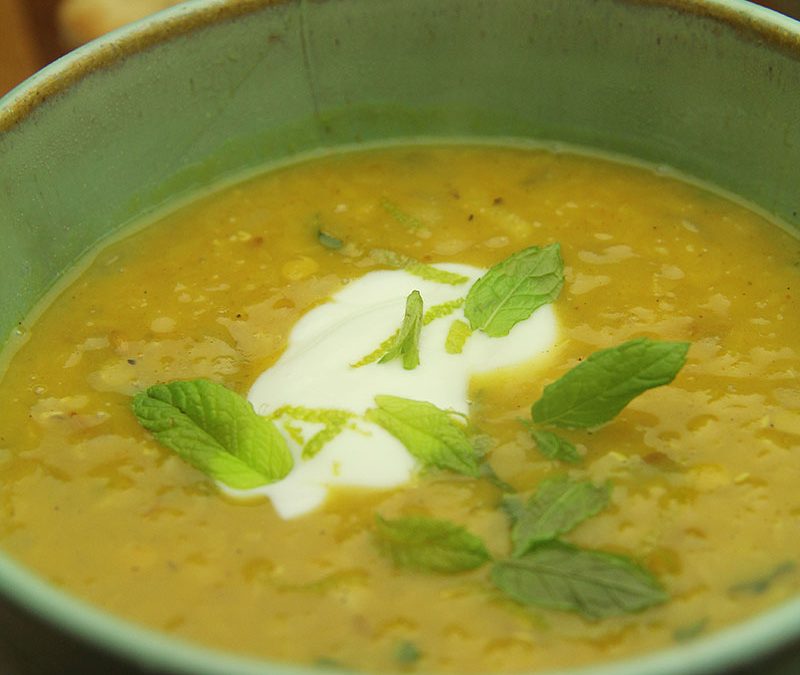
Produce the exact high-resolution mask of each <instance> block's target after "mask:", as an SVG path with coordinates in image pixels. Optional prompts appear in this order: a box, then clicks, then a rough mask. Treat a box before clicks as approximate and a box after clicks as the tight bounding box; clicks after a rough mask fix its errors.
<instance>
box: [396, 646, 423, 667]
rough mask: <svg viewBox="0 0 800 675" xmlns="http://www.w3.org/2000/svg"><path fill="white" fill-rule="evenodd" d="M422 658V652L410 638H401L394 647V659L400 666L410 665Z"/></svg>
mask: <svg viewBox="0 0 800 675" xmlns="http://www.w3.org/2000/svg"><path fill="white" fill-rule="evenodd" d="M421 658H422V652H421V651H420V649H419V647H417V645H416V644H414V643H413V642H411V641H410V640H403V641H402V642H401V643H399V644H398V645H397V647H395V650H394V660H395V661H397V663H398V664H400V665H401V666H411V665H413V664H415V663H416V662H417V661H419V660H420V659H421Z"/></svg>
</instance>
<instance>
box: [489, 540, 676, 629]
mask: <svg viewBox="0 0 800 675" xmlns="http://www.w3.org/2000/svg"><path fill="white" fill-rule="evenodd" d="M490 577H491V580H492V582H493V583H494V585H495V586H496V587H497V588H499V589H500V590H501V591H503V592H504V593H505V594H506V595H508V596H509V597H511V598H512V599H514V600H516V601H517V602H519V603H521V604H523V605H535V606H537V607H545V608H549V609H560V610H565V611H571V612H578V613H579V614H582V615H583V616H585V617H587V618H589V619H602V618H606V617H610V616H617V615H619V614H627V613H631V612H638V611H641V610H643V609H646V608H648V607H652V606H653V605H657V604H660V603H663V602H666V600H668V595H667V593H666V591H665V590H664V589H663V587H662V586H661V585H660V584H659V583H658V581H657V580H656V579H655V577H653V575H652V574H650V572H648V571H647V570H646V569H644V568H643V567H641V566H640V565H637V564H636V563H635V562H634V561H632V560H631V559H630V558H626V557H624V556H620V555H614V554H611V553H606V552H604V551H593V550H588V549H582V548H578V547H576V546H571V545H569V544H565V543H564V542H561V541H556V540H553V541H549V542H545V543H542V544H539V545H538V546H536V547H535V548H533V549H532V550H531V551H530V552H528V553H526V554H525V555H524V556H521V557H516V558H510V559H508V560H501V561H499V562H496V563H495V564H494V565H493V566H492V570H491V574H490Z"/></svg>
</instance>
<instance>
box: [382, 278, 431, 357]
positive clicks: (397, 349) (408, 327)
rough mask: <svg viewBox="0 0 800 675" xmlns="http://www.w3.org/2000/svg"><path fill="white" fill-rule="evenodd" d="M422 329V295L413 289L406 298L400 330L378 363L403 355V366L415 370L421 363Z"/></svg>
mask: <svg viewBox="0 0 800 675" xmlns="http://www.w3.org/2000/svg"><path fill="white" fill-rule="evenodd" d="M421 330H422V296H421V295H420V293H419V291H411V293H409V294H408V297H407V298H406V311H405V315H404V316H403V323H402V324H401V326H400V331H399V332H398V333H397V336H396V337H395V338H394V340H393V342H392V344H391V346H390V347H389V349H388V350H387V351H386V353H385V354H384V355H383V357H382V358H381V360H380V361H378V363H386V362H388V361H391V360H393V359H396V358H397V357H398V356H402V357H403V368H405V369H406V370H413V369H414V368H416V367H417V366H418V365H419V333H420V331H421Z"/></svg>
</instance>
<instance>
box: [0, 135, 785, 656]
mask: <svg viewBox="0 0 800 675" xmlns="http://www.w3.org/2000/svg"><path fill="white" fill-rule="evenodd" d="M555 243H558V244H560V254H561V257H562V259H563V264H564V279H565V281H564V286H563V290H561V293H560V295H559V296H558V297H557V298H556V299H555V300H554V301H553V303H552V305H551V310H548V311H552V313H553V316H554V317H555V323H554V324H553V326H555V333H554V341H553V343H552V345H550V346H549V347H547V349H546V350H545V351H544V352H542V353H540V354H539V355H531V358H528V359H527V360H526V359H523V360H522V361H521V362H520V363H518V364H517V365H516V366H515V367H513V368H504V369H500V370H489V371H481V372H473V373H472V376H471V379H469V385H468V401H469V408H468V411H469V416H468V418H469V429H470V430H472V431H471V433H473V432H474V435H473V436H471V438H472V439H473V440H474V442H475V443H476V445H477V444H479V445H480V446H481V449H482V451H483V452H485V455H484V457H483V463H484V465H486V466H489V467H491V472H489V471H488V470H486V471H483V472H482V474H481V476H479V477H477V478H475V477H470V476H466V475H463V474H459V473H456V472H453V471H447V470H427V471H419V470H412V471H411V473H410V476H411V478H410V479H409V478H407V477H406V479H401V480H400V481H399V484H395V485H393V486H390V487H381V488H369V487H352V486H351V487H348V486H338V487H337V486H335V485H334V486H333V487H331V489H330V490H329V492H328V494H327V497H325V498H324V500H323V503H322V505H321V506H318V507H316V508H313V509H312V510H311V511H310V512H308V513H302V514H300V515H296V516H294V517H282V516H281V514H280V513H278V511H276V509H275V508H274V506H273V503H272V502H271V501H270V500H269V499H268V498H267V497H264V496H259V497H255V498H250V499H248V500H241V499H237V498H234V497H233V496H231V495H230V494H229V493H228V492H226V491H224V490H220V489H218V487H217V486H216V485H215V483H214V481H212V480H211V479H210V478H209V477H207V476H206V475H204V474H203V473H202V472H200V471H198V470H197V469H195V468H193V467H192V466H190V465H189V464H187V463H186V462H184V461H183V460H182V459H181V458H180V457H178V456H177V455H176V454H175V453H173V452H171V451H170V450H169V449H167V448H166V447H164V446H162V445H160V444H159V443H158V442H157V441H156V440H154V438H153V437H152V436H151V435H150V434H149V433H148V432H147V431H146V430H145V429H143V428H142V427H141V426H140V425H139V423H138V422H137V419H136V417H135V416H134V414H133V412H132V407H131V401H132V397H133V396H134V395H135V394H137V393H139V392H142V391H143V390H145V389H146V388H147V387H150V386H151V385H154V384H157V383H166V382H172V381H176V380H190V379H195V378H203V379H207V380H212V381H214V382H218V383H221V384H224V385H225V386H227V387H228V388H230V389H232V390H234V391H236V392H238V393H239V394H241V395H243V396H246V395H247V394H248V392H249V391H250V390H251V387H253V385H254V383H255V382H256V380H257V379H258V378H259V377H260V376H261V375H262V374H263V373H265V372H266V371H267V370H268V369H269V368H270V366H272V365H273V364H275V363H276V362H277V361H278V359H279V358H280V357H281V355H282V353H284V351H285V350H286V349H287V344H289V345H290V347H289V348H290V349H291V338H290V332H291V330H292V328H293V326H294V325H295V324H296V323H297V322H298V321H299V320H300V319H301V318H302V317H304V316H307V315H309V313H310V312H311V311H314V310H315V309H318V308H320V307H323V306H325V304H326V303H327V302H328V300H329V299H330V298H331V297H334V296H335V295H336V294H337V293H339V292H340V291H342V289H343V288H346V287H347V286H348V284H349V283H355V281H356V280H357V279H359V278H363V277H364V276H365V275H367V274H372V273H374V272H376V271H379V270H388V269H391V268H393V267H394V268H397V267H398V266H399V267H403V266H405V269H406V271H408V269H409V267H408V263H409V260H412V261H416V262H414V263H413V264H414V265H417V266H419V265H420V264H431V265H433V264H437V265H438V264H454V263H457V264H459V265H462V266H464V265H469V266H472V268H479V272H478V273H480V270H486V269H487V268H490V267H491V266H493V265H495V264H496V263H498V262H499V261H501V260H503V259H505V258H507V257H508V256H510V255H511V254H513V253H515V252H517V251H520V250H523V249H526V248H528V247H531V246H540V247H546V246H549V245H551V244H555ZM376 251H379V253H378V254H376ZM398 261H400V262H398ZM798 261H800V243H799V242H798V241H797V239H795V238H792V237H791V236H790V235H788V234H787V233H786V232H785V231H783V230H781V229H780V228H779V227H777V226H776V225H774V224H773V223H770V222H768V221H766V220H765V219H764V218H763V217H761V216H759V215H756V214H754V213H753V212H750V211H748V210H746V209H744V208H743V207H741V206H740V205H737V204H735V203H733V202H731V201H728V200H726V199H723V198H721V197H719V196H716V195H714V194H711V193H710V192H708V191H705V190H703V189H700V188H698V187H696V186H693V185H689V184H686V183H683V182H681V181H678V180H676V179H674V178H672V177H670V176H667V175H663V174H660V173H657V172H652V171H649V170H645V169H642V168H637V167H631V166H626V165H622V164H617V163H614V162H610V161H606V160H603V159H597V158H589V157H582V156H577V155H570V154H564V153H552V152H549V151H544V150H534V149H523V148H511V147H505V148H489V147H478V146H476V147H455V146H454V147H426V146H411V147H404V148H386V149H380V150H368V151H360V152H354V153H351V154H342V155H337V156H330V157H325V158H321V159H315V160H312V161H308V162H304V163H300V164H297V165H293V166H290V167H286V168H281V169H279V170H275V171H272V172H269V173H266V174H264V175H263V176H259V177H257V178H254V179H251V180H248V181H246V182H243V183H241V184H238V185H236V186H233V187H230V188H227V189H224V190H221V191H219V192H218V193H215V194H212V195H210V196H208V197H206V198H203V199H201V200H198V201H196V202H194V203H193V204H191V205H190V206H188V207H184V208H181V209H180V210H178V211H176V212H174V213H171V214H170V215H167V216H165V217H163V218H162V219H160V221H159V222H158V223H156V224H154V225H151V226H148V227H144V228H139V229H137V230H136V231H135V232H132V233H128V234H127V235H126V236H125V237H124V238H118V239H117V240H115V241H114V242H111V243H107V244H105V245H104V246H103V247H102V248H101V249H99V250H98V251H96V252H95V253H94V254H93V256H92V259H91V261H90V262H89V263H87V265H86V266H85V268H84V269H83V270H82V271H81V272H80V273H79V274H76V275H74V276H73V277H72V278H71V279H70V280H69V282H68V283H67V282H65V283H64V284H62V286H61V287H60V289H59V292H58V294H57V295H54V296H53V297H52V299H51V301H50V302H49V304H48V305H47V306H46V308H45V309H44V310H43V311H42V312H41V314H40V316H38V318H37V319H36V320H35V321H33V322H32V325H25V326H22V327H21V330H20V333H21V335H20V336H18V337H17V338H16V341H15V343H14V344H12V345H11V347H10V348H9V349H8V354H7V357H6V365H5V366H4V375H3V379H2V383H1V384H0V391H1V392H2V400H3V402H4V405H3V406H2V408H0V467H1V468H2V492H0V545H1V546H2V548H3V550H4V551H5V552H7V553H8V554H9V555H11V556H13V557H14V558H16V559H18V560H19V561H21V562H23V563H24V564H25V565H28V566H30V567H31V568H33V569H34V570H36V571H37V572H39V573H41V574H42V575H43V576H44V577H46V578H47V579H49V580H51V581H52V582H53V583H54V584H56V585H58V586H61V587H63V588H65V589H67V590H68V591H69V592H71V593H74V594H76V595H78V596H80V597H82V598H84V599H86V600H88V601H90V602H92V603H95V604H97V605H99V606H100V607H102V608H105V609H107V610H109V611H110V612H113V613H115V614H118V615H120V616H123V617H125V618H127V619H130V620H133V621H135V622H139V623H141V624H144V625H146V626H149V627H152V628H155V629H158V630H161V631H165V632H167V633H170V634H172V635H176V636H179V637H181V638H185V639H188V640H192V641H196V642H199V643H202V644H204V645H207V646H211V647H214V648H221V649H225V650H233V651H236V652H240V653H244V654H247V655H255V656H261V657H268V658H271V659H277V660H286V661H293V662H301V663H320V664H322V663H325V664H331V665H342V666H345V667H353V668H357V669H361V670H413V669H420V670H425V671H452V672H469V671H515V670H535V669H541V668H547V667H554V666H569V665H577V664H586V663H590V662H596V661H605V660H610V659H615V658H622V657H625V656H629V655H632V654H638V653H642V652H644V651H647V650H652V649H656V648H660V647H665V646H669V645H672V644H675V643H676V642H681V641H686V640H691V639H696V638H698V637H700V636H702V635H705V634H707V633H709V632H712V631H715V630H718V629H720V628H721V627H724V626H726V625H730V624H732V623H734V622H737V621H741V620H743V619H745V618H747V617H749V616H752V615H753V614H755V613H758V612H759V611H761V610H763V609H765V608H767V607H770V606H774V605H776V604H777V603H780V602H781V601H783V600H786V599H788V598H790V597H792V596H793V595H795V594H796V593H797V592H798V589H800V569H799V568H798V562H800V561H798V549H797V541H798V540H800V491H798V489H797V486H798V485H800V386H798V378H800V342H799V338H798V336H800V301H799V300H798V298H800V294H799V293H798V275H799V274H800V267H798ZM412 266H413V265H412ZM445 267H446V265H445ZM453 269H457V268H453ZM404 295H405V293H404ZM424 295H425V294H424V292H423V300H424ZM401 319H402V310H401V314H399V315H397V317H396V321H393V322H390V323H388V324H387V325H386V326H384V327H382V328H381V330H380V331H378V333H380V334H381V335H386V336H388V335H391V333H392V331H393V330H394V329H396V328H397V327H398V326H399V325H400V321H401ZM451 320H452V319H450V318H444V319H441V321H445V322H448V323H449V322H450V321H451ZM431 325H433V323H432V324H431ZM426 328H427V327H426V326H422V331H423V332H422V335H423V336H424V335H425V331H426ZM639 337H648V338H652V339H657V340H666V341H680V342H688V343H690V348H689V352H688V358H687V362H686V365H685V366H684V367H683V369H682V370H681V371H680V372H679V373H678V375H677V377H676V378H675V380H674V381H673V382H672V383H671V384H669V385H667V386H661V387H658V388H655V389H652V390H649V391H646V392H645V393H643V394H642V395H641V396H639V397H637V398H635V399H634V400H633V401H632V402H631V403H630V404H629V405H628V406H627V407H625V408H624V409H623V410H622V412H621V413H619V415H618V416H617V417H616V418H615V419H614V420H613V421H611V422H609V423H608V424H605V425H603V426H601V427H600V428H597V429H590V430H583V429H572V430H570V429H567V430H563V431H559V434H560V435H561V436H562V437H564V438H566V439H568V440H569V441H571V442H572V443H573V444H574V446H575V448H576V449H577V452H578V455H579V456H578V457H573V458H572V459H573V461H563V460H559V459H557V458H556V459H551V458H548V457H547V456H545V454H543V452H542V450H541V449H540V448H539V447H538V446H537V443H536V442H535V441H534V438H533V436H532V434H531V432H530V429H529V428H528V426H526V425H525V424H523V423H522V422H521V421H520V420H525V419H527V420H530V417H531V413H530V408H531V405H532V404H533V403H534V402H535V401H537V399H539V397H540V396H542V392H543V388H544V387H545V385H547V384H549V383H551V382H553V381H554V380H557V379H558V378H560V377H561V376H562V375H563V374H564V373H565V372H567V371H568V370H569V369H570V368H572V367H574V366H576V364H578V363H580V362H582V361H583V360H585V359H586V358H587V357H588V356H589V355H590V354H592V353H593V352H596V351H597V350H600V349H606V348H610V347H613V346H615V345H619V344H620V343H623V342H625V341H627V340H630V339H633V338H639ZM467 339H468V340H470V339H472V338H467ZM490 339H493V338H490ZM497 344H498V345H500V344H502V342H498V343H497ZM375 346H376V347H377V346H378V345H377V344H376V345H375ZM342 348H343V347H342ZM500 349H501V348H500V347H498V350H500ZM337 356H340V354H339V349H338V348H337V347H336V346H335V345H333V346H331V347H330V359H331V360H335V359H336V358H337ZM422 358H423V361H424V358H425V354H424V352H423V353H422ZM398 363H399V362H395V363H394V364H391V363H387V364H384V365H377V364H376V365H374V366H373V367H374V368H375V372H379V371H378V369H379V368H382V367H385V368H390V367H392V368H395V370H398V369H399V368H400V366H399V365H398ZM298 367H299V366H298ZM387 372H388V371H387ZM408 373H409V377H414V373H415V371H414V370H409V371H408ZM306 375H308V373H306ZM312 375H313V373H312ZM312 379H313V378H312ZM275 396H277V397H278V399H279V398H280V394H279V392H278V394H275ZM412 398H416V399H419V400H426V392H425V391H419V392H418V395H416V396H414V397H412ZM295 403H296V402H295ZM564 475H566V476H568V477H569V480H571V481H575V482H577V481H590V482H591V484H592V485H595V486H608V487H607V489H608V490H609V493H608V494H609V496H608V503H607V504H605V506H604V508H602V509H601V510H599V512H598V513H596V515H593V516H592V517H590V518H587V519H586V520H585V521H583V522H580V523H578V524H576V525H575V526H574V527H572V528H571V529H570V530H569V531H568V532H566V533H564V534H563V535H562V536H561V539H563V540H564V541H566V542H569V544H570V545H571V546H576V547H580V548H581V549H586V550H598V551H603V552H608V553H612V554H618V555H620V556H625V557H626V559H630V560H632V561H635V562H636V564H637V565H640V566H641V568H642V569H647V570H649V572H650V573H651V574H652V575H653V578H654V579H656V580H657V583H658V584H659V585H660V587H661V588H663V591H664V592H665V593H666V595H668V599H667V600H666V601H665V602H657V603H654V604H653V605H652V606H650V607H647V608H645V609H643V610H641V611H635V612H630V613H622V614H620V615H616V616H610V617H607V618H599V619H598V618H592V617H590V616H585V615H584V614H582V613H581V612H574V611H560V610H558V609H549V608H544V607H539V606H528V605H524V604H519V603H518V602H517V601H516V600H514V599H512V598H511V597H509V596H508V595H505V594H503V593H500V592H499V591H498V588H497V587H496V586H495V585H493V584H492V583H491V582H490V575H491V574H492V563H491V562H490V561H489V562H487V563H486V564H483V565H479V566H476V567H475V568H474V569H470V570H467V571H461V572H456V573H444V572H434V571H429V570H412V569H409V568H408V567H405V566H402V565H398V564H396V562H395V560H393V559H392V557H391V556H387V555H386V552H385V550H384V548H382V547H381V546H379V545H378V534H379V533H378V532H377V529H378V528H379V525H380V523H386V522H392V521H396V520H398V519H402V518H407V517H429V518H435V519H437V520H443V521H448V522H450V523H454V524H456V525H458V526H461V527H463V528H465V529H466V530H467V531H469V532H470V533H471V534H472V535H474V536H476V537H478V538H480V539H481V540H482V541H483V542H484V545H485V547H486V549H487V550H488V552H489V554H490V555H491V557H492V558H493V559H494V560H504V559H508V558H509V556H511V555H512V550H511V549H512V544H511V539H510V531H511V526H512V520H511V516H510V515H509V511H510V510H509V508H508V507H506V508H503V506H502V504H503V500H504V498H505V499H506V504H508V501H507V500H508V495H509V494H512V492H516V493H518V494H520V495H524V496H526V497H527V495H529V494H531V493H535V491H536V490H537V489H538V488H539V487H540V486H541V485H542V484H543V481H547V480H548V479H552V478H553V477H556V476H564ZM376 516H380V517H381V518H382V519H383V520H382V521H380V520H378V519H376Z"/></svg>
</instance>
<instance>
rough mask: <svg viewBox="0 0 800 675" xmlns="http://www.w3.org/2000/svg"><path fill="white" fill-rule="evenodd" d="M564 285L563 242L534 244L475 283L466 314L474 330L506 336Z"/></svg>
mask: <svg viewBox="0 0 800 675" xmlns="http://www.w3.org/2000/svg"><path fill="white" fill-rule="evenodd" d="M563 285H564V264H563V263H562V261H561V252H560V246H559V245H558V244H551V245H549V246H546V247H545V248H539V247H538V246H531V247H530V248H526V249H523V250H522V251H517V252H516V253H514V254H512V255H511V256H509V257H508V258H506V259H505V260H503V261H502V262H499V263H498V264H496V265H495V266H494V267H492V268H490V269H489V271H488V272H486V274H484V275H483V276H482V277H481V278H480V279H478V280H477V281H476V282H475V283H474V284H473V285H472V288H470V289H469V293H468V294H467V300H466V302H465V303H464V315H465V316H466V317H467V319H468V320H469V322H470V325H471V326H472V329H473V330H482V331H483V332H484V333H486V334H487V335H491V336H492V337H502V336H504V335H508V332H509V331H510V330H511V329H512V328H513V327H514V326H515V325H516V324H518V323H519V322H520V321H524V320H525V319H527V318H528V317H529V316H530V315H531V314H533V313H534V312H535V311H536V310H537V309H539V307H541V306H542V305H546V304H547V303H549V302H552V301H553V300H555V299H556V298H557V297H558V294H559V293H560V292H561V287H562V286H563Z"/></svg>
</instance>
